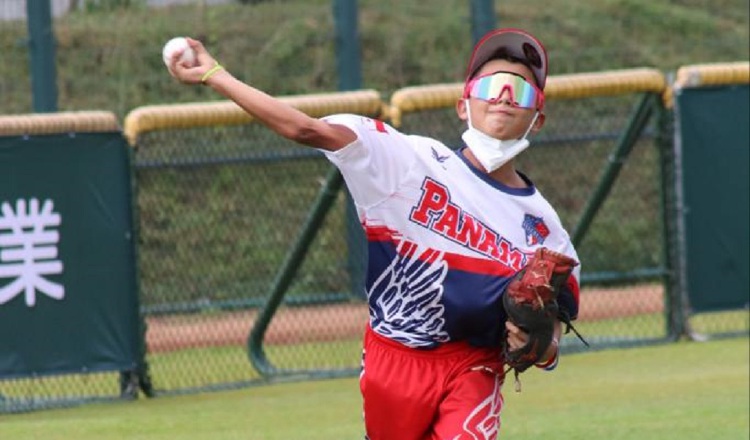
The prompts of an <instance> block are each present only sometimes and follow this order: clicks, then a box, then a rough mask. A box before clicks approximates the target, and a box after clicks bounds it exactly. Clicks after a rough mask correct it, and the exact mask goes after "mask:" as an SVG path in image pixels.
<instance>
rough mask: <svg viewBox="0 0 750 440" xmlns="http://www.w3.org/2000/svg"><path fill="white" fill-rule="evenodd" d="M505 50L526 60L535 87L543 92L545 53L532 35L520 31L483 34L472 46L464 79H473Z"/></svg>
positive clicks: (506, 29)
mask: <svg viewBox="0 0 750 440" xmlns="http://www.w3.org/2000/svg"><path fill="white" fill-rule="evenodd" d="M503 48H504V49H505V50H506V51H507V52H508V54H510V55H511V56H513V57H516V58H520V59H523V60H526V62H527V63H528V65H529V67H530V68H531V71H532V73H533V74H534V79H536V83H537V86H538V87H539V88H540V89H541V90H544V86H545V84H546V83H547V51H546V50H545V49H544V46H543V45H542V43H541V42H540V41H539V40H537V39H536V38H535V37H534V36H533V35H531V34H529V33H528V32H526V31H523V30H521V29H514V28H504V29H496V30H493V31H490V32H488V33H487V34H485V35H484V36H483V37H482V39H481V40H479V42H478V43H477V44H476V46H474V51H473V52H472V54H471V58H470V59H469V65H468V66H467V69H466V79H467V80H468V79H470V78H471V77H473V76H474V75H475V74H476V72H477V71H478V70H479V68H480V67H482V65H484V63H486V62H487V61H489V60H490V59H492V58H493V57H494V56H495V54H496V53H497V51H498V50H500V49H503Z"/></svg>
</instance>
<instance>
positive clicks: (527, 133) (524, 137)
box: [521, 110, 539, 139]
mask: <svg viewBox="0 0 750 440" xmlns="http://www.w3.org/2000/svg"><path fill="white" fill-rule="evenodd" d="M537 118H539V110H537V111H536V112H535V113H534V118H533V119H532V120H531V124H529V128H527V129H526V133H524V134H523V136H522V137H521V139H526V136H528V135H529V133H530V132H531V129H532V128H533V127H534V124H536V120H537Z"/></svg>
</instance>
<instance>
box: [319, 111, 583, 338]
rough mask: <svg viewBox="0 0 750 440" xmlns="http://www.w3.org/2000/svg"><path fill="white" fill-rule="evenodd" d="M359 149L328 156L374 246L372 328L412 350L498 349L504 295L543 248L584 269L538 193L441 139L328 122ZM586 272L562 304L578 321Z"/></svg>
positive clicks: (359, 122)
mask: <svg viewBox="0 0 750 440" xmlns="http://www.w3.org/2000/svg"><path fill="white" fill-rule="evenodd" d="M325 120H326V121H327V122H329V123H331V124H340V125H344V126H347V127H349V128H350V129H351V130H353V131H354V132H355V133H356V134H357V139H356V140H355V141H354V142H352V143H351V144H349V145H347V146H346V147H344V148H342V149H340V150H338V151H335V152H328V151H326V152H325V154H326V156H327V157H328V159H329V160H330V161H331V162H332V163H333V164H334V165H336V166H337V167H338V168H339V169H340V170H341V173H342V175H343V177H344V180H345V182H346V184H347V187H348V189H349V191H350V193H351V195H352V198H353V200H354V203H355V206H356V208H357V213H358V215H359V219H360V221H361V223H362V225H363V227H364V229H365V233H366V237H367V242H368V247H367V250H368V258H369V262H368V270H367V280H366V289H367V299H368V304H369V310H370V326H371V328H372V329H373V330H374V331H375V332H377V333H378V334H380V335H382V336H385V337H387V338H390V339H392V340H396V341H398V342H401V343H402V344H404V345H406V346H409V347H413V348H431V347H435V346H437V345H439V344H441V343H444V342H448V341H468V342H470V343H471V344H473V345H476V346H499V344H500V342H501V336H502V330H503V327H504V321H505V312H504V310H503V307H502V300H501V297H502V293H503V291H504V290H505V287H506V286H507V284H508V283H509V282H510V280H511V278H512V277H513V275H514V274H515V273H516V272H518V271H519V270H520V269H521V268H522V267H523V266H524V265H525V263H526V259H527V257H529V256H531V255H533V253H534V251H535V250H536V249H537V248H539V247H542V246H544V247H546V248H549V249H551V250H553V251H557V252H560V253H563V254H565V255H568V256H570V257H573V258H575V259H578V258H577V255H576V252H575V249H574V248H573V245H572V243H571V242H570V238H569V236H568V233H567V232H566V231H565V230H564V229H563V227H562V224H561V222H560V219H559V217H558V215H557V213H556V212H555V211H554V210H553V209H552V207H551V206H550V204H549V203H548V202H547V200H545V199H544V197H543V196H542V195H541V194H540V193H539V191H538V190H537V189H536V188H535V187H534V185H533V184H532V182H531V181H530V180H529V179H528V178H526V177H525V176H522V177H523V178H524V179H525V180H526V182H527V183H528V186H527V187H526V188H510V187H507V186H504V185H502V184H501V183H499V182H497V181H495V180H493V179H491V178H490V177H489V176H487V175H486V174H485V173H484V172H482V171H481V170H479V169H477V168H475V167H474V166H473V165H472V164H471V163H469V162H468V161H467V160H466V159H465V158H464V156H463V155H462V154H461V153H460V152H455V151H453V150H451V149H450V148H448V147H446V146H445V145H444V144H442V143H440V142H439V141H436V140H434V139H430V138H426V137H421V136H411V135H405V134H403V133H400V132H399V131H397V130H395V129H394V128H393V127H390V126H388V125H387V124H384V123H383V122H381V121H378V120H374V119H370V118H366V117H362V116H357V115H334V116H329V117H326V118H325ZM579 275H580V266H578V267H576V268H575V270H574V272H573V275H572V276H571V277H570V279H569V282H568V284H567V288H566V289H564V291H563V293H562V294H561V297H560V299H559V302H560V306H561V308H563V309H565V310H566V311H567V312H568V313H569V314H570V316H571V318H573V319H575V317H576V315H577V314H578V278H579Z"/></svg>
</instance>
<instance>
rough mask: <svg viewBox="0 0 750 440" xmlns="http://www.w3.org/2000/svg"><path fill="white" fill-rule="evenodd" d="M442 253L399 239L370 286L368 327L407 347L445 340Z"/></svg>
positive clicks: (444, 271)
mask: <svg viewBox="0 0 750 440" xmlns="http://www.w3.org/2000/svg"><path fill="white" fill-rule="evenodd" d="M444 254H445V253H444V252H440V251H437V250H435V249H430V248H425V247H421V246H418V245H417V244H415V243H412V242H408V241H406V240H402V241H400V242H399V244H398V246H397V247H396V257H395V258H394V259H393V260H392V261H391V263H390V264H389V265H388V267H387V268H385V270H384V271H383V272H382V273H381V274H380V276H379V277H378V279H377V280H376V281H375V282H374V283H373V285H372V287H371V288H370V292H369V294H368V296H369V297H370V298H373V299H374V300H371V302H370V320H371V326H372V329H373V330H374V331H375V332H377V333H378V334H381V335H383V336H386V337H388V338H390V339H393V340H395V341H398V342H401V343H402V344H404V345H406V346H409V347H429V346H432V345H435V344H437V343H441V342H446V341H448V339H449V337H448V332H447V331H446V330H445V316H444V315H445V307H444V306H443V305H442V304H441V299H442V297H443V280H444V279H445V276H446V274H447V273H448V264H447V263H446V262H445V260H443V256H444Z"/></svg>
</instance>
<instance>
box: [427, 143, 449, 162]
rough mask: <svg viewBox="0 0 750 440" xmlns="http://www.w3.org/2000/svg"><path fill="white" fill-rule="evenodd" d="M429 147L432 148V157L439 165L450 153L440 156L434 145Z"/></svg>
mask: <svg viewBox="0 0 750 440" xmlns="http://www.w3.org/2000/svg"><path fill="white" fill-rule="evenodd" d="M430 149H431V150H432V158H433V159H435V160H436V161H437V162H438V163H439V164H441V165H442V164H443V162H445V161H446V160H448V158H449V157H450V155H445V156H441V155H440V153H438V152H437V150H436V149H435V147H430Z"/></svg>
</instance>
